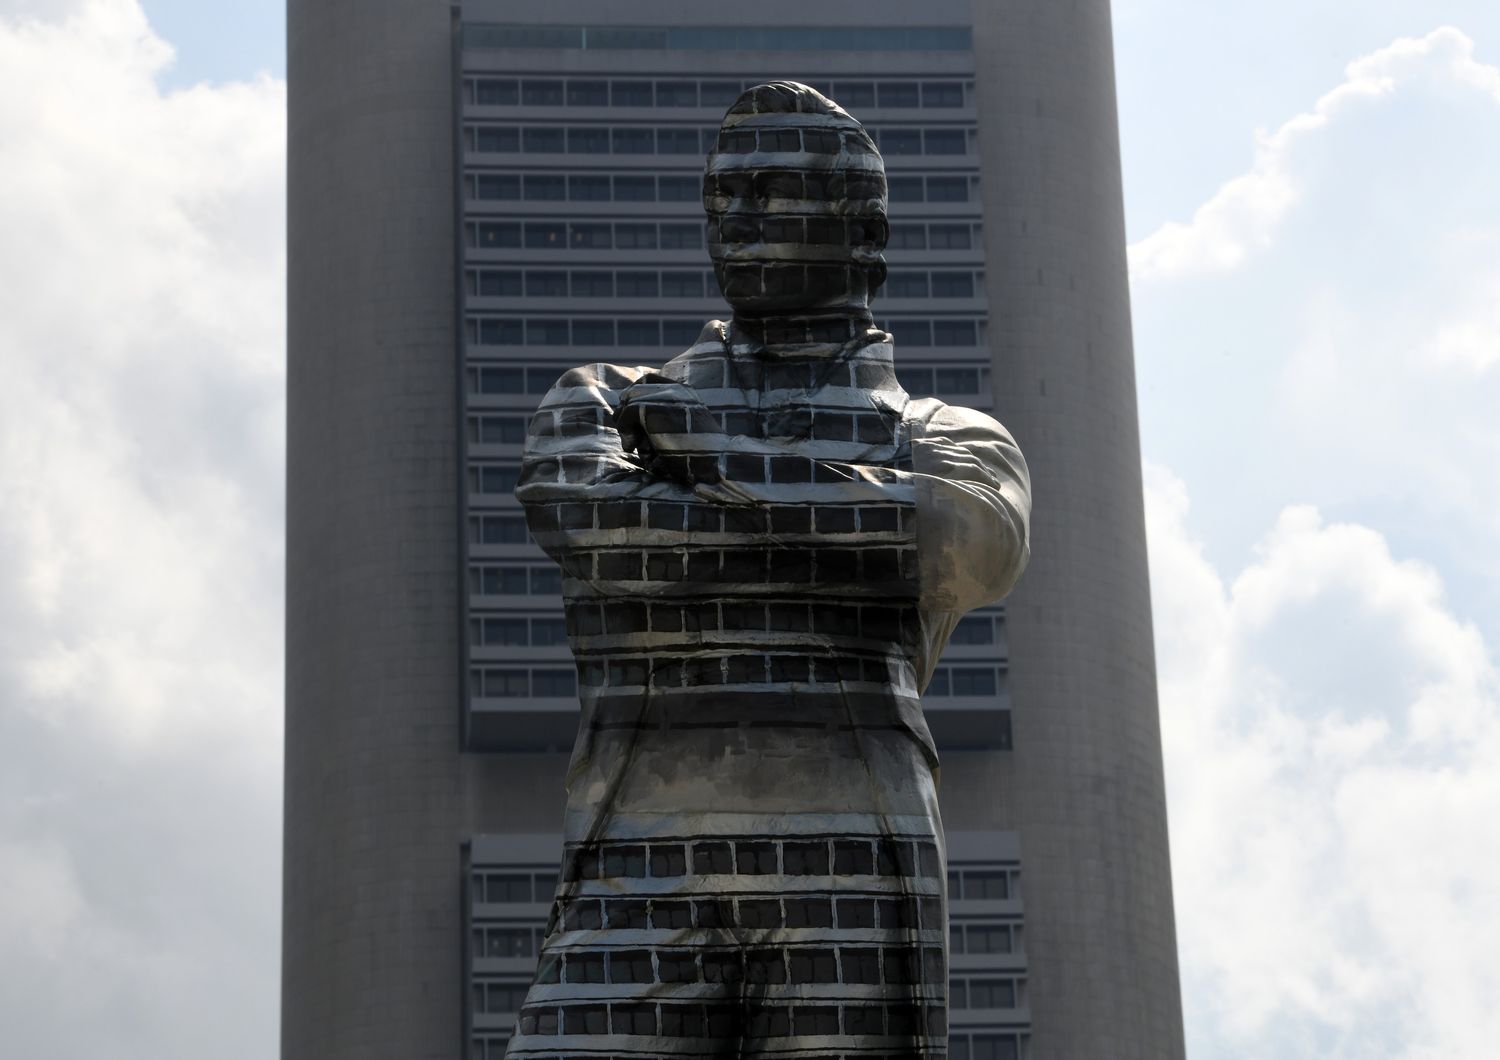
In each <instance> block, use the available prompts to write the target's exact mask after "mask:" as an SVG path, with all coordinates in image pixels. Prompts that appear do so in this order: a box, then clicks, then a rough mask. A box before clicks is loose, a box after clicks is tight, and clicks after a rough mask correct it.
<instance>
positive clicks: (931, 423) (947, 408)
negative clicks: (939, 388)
mask: <svg viewBox="0 0 1500 1060" xmlns="http://www.w3.org/2000/svg"><path fill="white" fill-rule="evenodd" d="M905 420H906V422H907V424H908V425H909V426H910V427H911V428H912V435H913V437H914V438H922V437H942V438H946V439H949V440H952V441H960V440H963V441H970V442H985V441H988V442H994V443H1000V444H1003V445H1008V446H1014V445H1015V440H1014V439H1013V438H1012V437H1011V433H1010V431H1008V430H1006V429H1005V426H1004V425H1003V424H1002V423H1001V422H1000V421H999V420H997V419H995V418H994V417H993V416H990V415H988V414H986V413H983V412H980V411H979V410H978V409H971V408H967V407H965V406H963V405H949V404H948V403H947V402H945V401H940V400H938V399H937V398H932V397H927V398H913V399H912V400H911V401H909V402H908V403H907V405H906V415H905Z"/></svg>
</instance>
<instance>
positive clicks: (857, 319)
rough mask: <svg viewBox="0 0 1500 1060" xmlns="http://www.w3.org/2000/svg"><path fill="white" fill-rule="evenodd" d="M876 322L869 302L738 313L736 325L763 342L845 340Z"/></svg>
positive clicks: (795, 343) (785, 343) (789, 343)
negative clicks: (787, 310)
mask: <svg viewBox="0 0 1500 1060" xmlns="http://www.w3.org/2000/svg"><path fill="white" fill-rule="evenodd" d="M874 326H875V318H874V317H873V316H871V315H870V310H869V307H867V306H862V305H860V306H830V307H827V308H817V309H812V308H809V309H801V310H796V311H789V312H779V313H768V314H754V315H752V314H748V313H742V312H738V311H737V312H736V313H735V314H734V329H735V331H736V332H738V333H739V334H741V335H743V336H745V337H746V338H748V339H750V340H751V341H752V342H755V343H758V344H760V345H762V346H768V347H775V346H801V345H805V344H809V343H820V344H821V343H843V342H847V341H849V340H850V339H856V338H859V337H860V336H861V335H863V334H865V333H866V332H868V331H869V330H870V329H871V328H873V327H874Z"/></svg>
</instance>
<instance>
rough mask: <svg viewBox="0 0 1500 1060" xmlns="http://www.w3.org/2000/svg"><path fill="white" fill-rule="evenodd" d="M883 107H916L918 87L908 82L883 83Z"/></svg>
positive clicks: (881, 91) (881, 95) (881, 103)
mask: <svg viewBox="0 0 1500 1060" xmlns="http://www.w3.org/2000/svg"><path fill="white" fill-rule="evenodd" d="M879 94H880V105H881V106H882V107H915V106H916V105H917V86H916V85H915V84H912V83H911V82H908V81H882V82H880V86H879Z"/></svg>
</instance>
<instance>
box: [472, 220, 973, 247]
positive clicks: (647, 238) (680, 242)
mask: <svg viewBox="0 0 1500 1060" xmlns="http://www.w3.org/2000/svg"><path fill="white" fill-rule="evenodd" d="M464 236H465V241H466V245H467V246H468V247H470V248H472V249H475V250H508V249H515V248H521V247H524V248H526V249H529V250H569V249H571V250H695V249H696V250H701V249H702V247H703V225H701V224H686V223H683V222H681V221H678V222H669V221H663V222H655V221H616V222H613V223H611V222H608V221H571V222H564V221H527V222H525V223H524V224H523V223H522V222H520V221H470V222H469V223H468V224H466V225H464ZM980 238H981V235H980V228H979V225H978V224H976V223H974V222H967V221H966V222H957V223H954V222H933V223H931V224H916V223H905V224H893V225H891V229H890V239H889V241H888V242H887V243H886V249H888V250H972V249H973V248H974V247H976V246H978V245H979V241H980Z"/></svg>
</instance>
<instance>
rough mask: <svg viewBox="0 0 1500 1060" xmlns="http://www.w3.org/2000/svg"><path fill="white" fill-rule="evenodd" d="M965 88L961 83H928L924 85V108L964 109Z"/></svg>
mask: <svg viewBox="0 0 1500 1060" xmlns="http://www.w3.org/2000/svg"><path fill="white" fill-rule="evenodd" d="M963 105H964V86H963V84H962V83H961V82H959V81H927V82H924V83H923V85H922V106H924V107H962V106H963Z"/></svg>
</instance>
